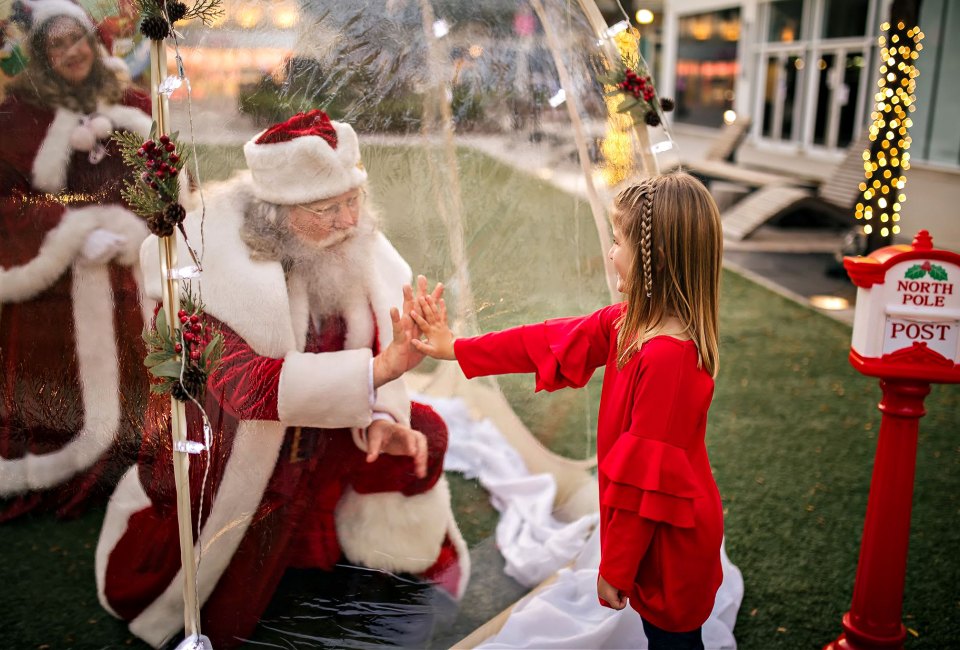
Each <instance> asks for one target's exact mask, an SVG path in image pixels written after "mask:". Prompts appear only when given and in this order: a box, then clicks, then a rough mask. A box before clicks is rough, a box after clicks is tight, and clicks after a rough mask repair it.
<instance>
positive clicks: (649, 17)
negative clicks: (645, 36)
mask: <svg viewBox="0 0 960 650" xmlns="http://www.w3.org/2000/svg"><path fill="white" fill-rule="evenodd" d="M637 22H638V23H640V24H641V25H649V24H650V23H652V22H653V12H652V11H650V10H649V9H641V10H640V11H638V12H637Z"/></svg>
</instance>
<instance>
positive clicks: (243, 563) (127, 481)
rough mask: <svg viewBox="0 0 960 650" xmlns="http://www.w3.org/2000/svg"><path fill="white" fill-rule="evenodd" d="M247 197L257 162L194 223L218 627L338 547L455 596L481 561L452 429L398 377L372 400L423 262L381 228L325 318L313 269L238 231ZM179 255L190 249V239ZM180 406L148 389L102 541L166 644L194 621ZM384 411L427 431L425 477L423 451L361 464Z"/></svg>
mask: <svg viewBox="0 0 960 650" xmlns="http://www.w3.org/2000/svg"><path fill="white" fill-rule="evenodd" d="M250 197H251V195H250V189H249V177H248V176H247V175H241V176H240V177H239V178H238V179H235V180H233V181H230V182H228V183H226V184H223V185H221V186H220V187H219V188H217V189H215V190H211V191H209V192H208V195H207V201H206V214H207V217H206V225H205V229H204V236H203V240H201V237H200V233H199V228H200V218H199V214H191V215H188V217H187V220H186V222H185V224H186V226H187V228H188V232H189V233H190V239H191V242H192V243H193V244H194V245H196V246H200V243H201V241H205V242H206V247H205V250H204V251H203V263H204V271H203V274H202V276H201V287H202V291H203V299H204V303H205V309H206V313H207V314H209V315H210V316H212V317H213V318H215V319H216V322H217V323H218V324H219V325H220V327H221V328H222V329H223V331H224V334H225V335H226V346H225V355H224V361H223V364H222V366H221V368H220V369H219V370H218V371H217V373H216V374H215V375H214V376H213V377H211V379H210V381H209V382H208V391H207V396H206V402H205V406H204V408H205V410H206V411H207V413H208V414H209V415H210V418H211V425H212V445H211V452H210V454H209V455H208V454H203V455H200V456H193V457H192V462H191V479H190V487H191V493H192V500H193V503H194V506H195V508H194V519H195V523H196V517H197V504H199V503H200V499H201V494H200V493H201V489H203V491H204V498H203V501H204V503H203V521H202V532H201V535H200V540H199V542H198V548H199V547H202V549H203V559H202V562H201V564H200V568H199V573H198V575H199V578H198V584H199V598H200V600H201V603H202V604H203V609H202V611H201V617H202V623H203V631H204V634H207V635H208V636H210V637H211V640H212V641H213V642H214V644H215V646H216V647H222V646H230V645H235V644H237V643H238V639H241V638H243V637H245V636H248V635H249V634H250V633H251V631H252V630H253V627H254V626H255V625H256V622H257V620H258V618H259V616H260V614H261V613H262V611H263V609H264V608H265V607H266V605H267V604H268V603H269V600H270V598H271V596H272V594H273V591H274V588H275V587H276V584H277V582H278V581H279V580H280V578H281V577H282V575H283V572H284V570H285V569H286V568H287V567H292V566H296V567H315V568H322V569H328V568H330V567H331V566H332V565H333V564H334V563H335V562H336V561H338V560H339V559H340V557H341V551H342V553H343V555H344V556H346V558H347V559H348V560H349V561H351V562H354V563H357V564H361V565H364V566H368V567H372V568H379V569H384V570H387V571H391V572H408V573H415V574H427V575H428V577H430V578H434V579H436V580H438V581H439V582H440V583H441V584H445V585H446V586H447V587H448V589H449V590H450V591H451V592H453V594H454V595H455V596H457V597H459V595H461V594H462V592H463V589H464V588H465V586H466V581H467V577H468V574H469V559H468V555H467V550H466V547H465V545H464V543H463V540H462V538H461V536H460V533H459V530H458V529H457V526H456V523H455V522H454V520H453V515H452V510H451V506H450V497H449V492H448V488H447V486H446V482H445V480H444V479H443V477H442V459H443V453H444V450H445V447H446V428H445V426H444V424H443V422H442V420H440V419H439V417H438V416H436V414H434V413H433V412H432V411H430V410H429V409H427V408H426V407H417V406H415V407H414V409H413V410H412V412H411V405H410V401H409V398H408V397H407V394H406V390H405V388H404V386H403V382H402V380H397V381H394V382H390V383H388V384H385V385H384V386H381V387H380V388H379V389H378V390H377V391H376V400H375V404H373V405H371V404H370V392H369V369H370V359H371V358H372V354H373V349H374V348H377V347H379V346H382V345H386V344H387V343H388V342H389V341H386V340H384V336H385V335H386V336H388V337H389V336H390V334H391V332H392V328H391V325H390V316H389V309H390V307H392V306H400V304H401V302H402V285H403V283H405V282H408V281H409V278H410V269H409V267H408V266H407V265H406V263H405V262H404V261H403V260H402V258H401V257H400V255H399V254H398V253H397V252H396V250H394V249H393V247H392V246H391V245H390V244H389V242H387V240H386V239H385V238H384V237H383V236H382V235H380V234H379V233H377V234H375V235H374V238H375V241H374V244H373V248H372V250H371V259H370V265H369V268H368V269H367V271H368V273H366V274H364V273H360V272H358V280H360V279H362V278H364V277H365V281H364V282H358V286H357V287H356V288H355V289H356V290H355V292H354V297H355V299H356V300H355V301H354V303H353V305H352V306H349V307H347V308H345V309H344V311H343V313H342V314H340V315H339V316H338V317H331V318H328V319H326V321H325V322H324V323H322V324H316V325H314V324H312V319H311V318H310V315H309V310H308V298H307V288H306V285H305V283H304V282H303V279H302V278H300V277H299V276H297V275H296V273H293V274H291V276H290V278H289V279H288V278H287V277H286V276H285V274H284V270H283V269H282V267H281V265H280V263H279V262H265V261H255V260H252V259H250V257H249V254H248V249H247V248H246V245H245V244H244V243H243V242H242V241H241V239H240V235H239V231H240V227H241V224H242V219H243V212H244V209H245V206H246V205H247V202H248V201H249V200H250ZM156 258H157V241H156V239H155V238H153V237H150V238H148V239H147V241H146V242H145V243H144V247H143V259H144V272H145V277H146V281H147V283H148V286H149V284H150V283H151V282H152V278H153V277H154V276H157V280H159V271H158V269H157V262H156ZM180 259H182V260H184V259H187V258H186V252H185V250H183V249H182V247H181V251H180ZM363 284H365V285H366V290H364V288H363V286H361V285H363ZM154 290H155V291H157V292H159V286H157V287H154ZM376 337H379V340H375V338H376ZM168 408H169V402H167V403H164V400H157V401H155V402H151V415H150V418H149V419H148V424H147V427H146V431H145V443H144V449H143V452H142V454H141V458H140V461H139V463H138V467H136V468H133V469H131V470H130V471H129V472H128V473H127V474H126V475H125V476H124V478H123V479H122V480H121V482H120V484H119V485H118V486H117V489H116V491H115V493H114V495H113V497H112V498H111V500H110V504H109V506H108V509H107V515H106V518H105V520H104V525H103V529H102V531H101V535H100V541H99V544H98V547H97V555H96V576H97V586H98V591H99V595H100V600H101V603H102V604H103V605H104V607H106V608H107V609H108V610H109V611H111V612H112V613H114V614H115V615H117V616H119V617H121V618H124V619H126V620H129V621H130V629H131V630H132V631H133V632H134V633H135V634H137V635H138V636H140V637H141V638H143V639H144V640H146V641H147V642H148V643H151V644H152V645H154V646H160V645H162V644H163V643H165V642H166V641H167V640H169V639H170V638H171V637H172V636H174V635H175V634H176V633H177V632H178V631H179V630H180V629H181V628H182V626H183V601H182V593H181V583H182V573H181V572H180V570H179V550H178V542H177V536H176V535H177V531H176V513H175V500H174V494H173V483H172V464H171V462H170V455H171V451H170V437H169V432H168V425H167V422H166V419H165V413H166V411H167V409H168ZM188 412H190V413H191V417H190V436H191V438H193V439H195V440H198V441H199V440H202V439H203V437H202V433H201V432H202V423H201V421H200V419H199V414H198V412H197V411H196V410H195V409H193V408H192V407H189V409H188ZM374 412H383V413H387V414H389V415H390V416H391V417H392V418H394V419H395V420H397V421H398V422H401V423H403V424H408V425H411V426H413V427H414V428H416V429H418V430H421V431H422V432H423V433H424V434H425V435H426V436H427V438H428V444H429V447H430V459H429V469H428V476H427V478H425V479H419V480H418V479H416V478H415V477H414V476H413V472H412V465H411V462H412V461H411V460H410V459H409V458H405V457H389V456H382V457H381V458H380V459H378V460H377V461H376V462H375V463H373V464H369V465H368V464H366V463H365V462H364V454H363V453H362V452H361V451H360V449H359V448H358V445H357V444H356V441H357V440H359V437H360V430H361V429H362V428H364V427H366V426H368V425H369V424H370V421H371V417H372V415H373V413H374ZM208 459H210V472H209V478H208V483H207V486H206V487H205V488H202V483H203V474H204V469H205V467H206V462H207V460H208ZM437 571H439V572H440V573H441V574H442V575H440V574H438V573H435V572H437Z"/></svg>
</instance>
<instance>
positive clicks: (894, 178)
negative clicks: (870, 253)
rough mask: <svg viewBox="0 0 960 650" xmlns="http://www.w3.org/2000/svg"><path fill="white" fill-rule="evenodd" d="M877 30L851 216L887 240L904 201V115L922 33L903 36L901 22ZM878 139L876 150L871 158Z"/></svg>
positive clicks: (910, 105)
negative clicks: (873, 87) (859, 196)
mask: <svg viewBox="0 0 960 650" xmlns="http://www.w3.org/2000/svg"><path fill="white" fill-rule="evenodd" d="M880 29H881V30H882V31H883V35H881V36H880V39H879V45H880V48H881V49H880V78H879V79H878V80H877V86H878V90H877V93H876V95H875V96H874V100H875V102H876V103H875V104H874V111H873V113H872V114H871V118H872V119H873V124H871V125H870V143H871V145H870V146H869V147H868V148H867V149H866V150H865V151H864V152H863V172H864V174H863V175H864V179H865V180H864V181H863V182H861V183H860V191H861V192H863V200H862V201H861V202H859V203H857V210H856V216H857V219H863V220H864V221H865V222H866V224H865V225H864V227H863V231H864V232H865V233H866V234H868V235H869V234H870V233H871V232H873V230H874V228H876V227H879V229H880V235H881V236H883V237H887V236H889V235H891V234H893V235H896V234H897V233H899V232H900V225H899V223H898V222H899V221H900V210H901V208H902V206H903V203H904V201H906V199H907V195H906V194H905V193H904V186H905V185H906V182H907V177H906V176H905V175H904V173H905V172H906V171H907V170H908V169H910V153H909V152H908V150H909V149H910V143H911V142H912V139H911V138H910V134H909V129H910V127H911V126H913V120H912V119H910V113H912V112H913V111H914V110H915V109H916V106H915V102H916V95H915V91H916V78H917V76H918V75H919V74H920V72H919V71H918V70H917V67H916V61H917V59H918V58H919V56H920V51H921V50H922V49H923V45H922V44H921V43H920V41H922V40H923V32H922V31H920V28H919V27H916V26H915V27H913V28H911V29H909V30H907V31H906V32H904V29H906V25H905V24H904V23H903V22H902V21H901V22H898V23H897V25H896V28H895V29H893V30H891V25H890V23H887V22H885V23H883V24H882V25H881V26H880ZM878 139H879V140H880V147H879V148H877V151H876V154H874V153H873V151H872V150H873V149H874V148H875V144H874V143H876V142H877V140H878Z"/></svg>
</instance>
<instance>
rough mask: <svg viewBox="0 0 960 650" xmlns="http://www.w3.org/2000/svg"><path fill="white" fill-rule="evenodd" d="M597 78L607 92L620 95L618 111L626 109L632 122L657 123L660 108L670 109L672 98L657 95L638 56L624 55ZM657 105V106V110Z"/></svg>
mask: <svg viewBox="0 0 960 650" xmlns="http://www.w3.org/2000/svg"><path fill="white" fill-rule="evenodd" d="M599 81H600V82H601V83H602V84H604V85H605V86H608V87H609V88H610V89H609V90H608V91H607V92H606V95H607V96H608V97H609V96H615V95H622V96H623V99H622V101H621V102H620V104H619V105H618V106H617V112H618V113H628V114H629V115H630V116H631V117H632V118H633V120H634V122H637V123H639V122H643V123H645V124H647V125H649V126H659V125H660V120H661V112H663V113H667V112H669V111H672V110H673V106H674V104H673V100H672V99H666V98H664V99H660V98H659V97H658V96H657V89H656V88H655V87H654V85H653V79H652V78H651V77H650V74H649V72H648V71H647V68H646V66H645V65H644V63H643V62H642V61H641V60H640V58H639V57H624V58H623V59H622V60H621V61H620V62H619V64H617V65H615V66H614V67H613V68H612V69H610V70H609V71H608V72H607V73H606V74H604V75H601V76H600V78H599ZM658 108H659V110H658Z"/></svg>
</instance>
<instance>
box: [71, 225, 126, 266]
mask: <svg viewBox="0 0 960 650" xmlns="http://www.w3.org/2000/svg"><path fill="white" fill-rule="evenodd" d="M126 244H127V238H126V237H124V236H123V235H118V234H116V233H115V232H111V231H109V230H105V229H103V228H97V229H96V230H94V231H93V232H91V233H90V234H89V235H87V239H86V241H84V242H83V247H82V248H81V249H80V256H81V257H82V258H83V261H85V262H87V263H89V264H104V263H106V262H109V261H110V260H111V259H113V258H114V257H115V256H116V255H117V253H119V252H121V251H122V250H123V248H124V246H126Z"/></svg>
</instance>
